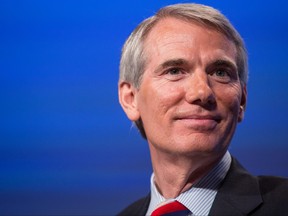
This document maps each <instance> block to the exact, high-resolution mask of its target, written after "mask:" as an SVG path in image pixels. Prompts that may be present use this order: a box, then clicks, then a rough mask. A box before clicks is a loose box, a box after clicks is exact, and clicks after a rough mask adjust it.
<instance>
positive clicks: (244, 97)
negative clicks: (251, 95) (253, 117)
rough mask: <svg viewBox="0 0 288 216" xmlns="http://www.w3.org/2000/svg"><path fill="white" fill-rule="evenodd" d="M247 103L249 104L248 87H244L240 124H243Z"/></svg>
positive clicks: (239, 117)
mask: <svg viewBox="0 0 288 216" xmlns="http://www.w3.org/2000/svg"><path fill="white" fill-rule="evenodd" d="M246 103H247V87H246V85H243V87H242V97H241V102H240V109H239V114H238V122H241V121H242V120H243V119H244V112H245V110H246Z"/></svg>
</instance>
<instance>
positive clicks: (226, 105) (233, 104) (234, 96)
mask: <svg viewBox="0 0 288 216" xmlns="http://www.w3.org/2000/svg"><path fill="white" fill-rule="evenodd" d="M220 95H221V96H220V98H219V101H221V104H222V106H223V109H225V110H226V111H227V114H232V118H235V119H237V118H238V114H239V109H240V102H241V96H242V94H241V89H240V87H233V88H228V89H226V91H222V92H221V94H220Z"/></svg>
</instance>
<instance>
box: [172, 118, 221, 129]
mask: <svg viewBox="0 0 288 216" xmlns="http://www.w3.org/2000/svg"><path fill="white" fill-rule="evenodd" d="M176 122H177V123H180V124H181V125H183V126H185V127H187V128H189V129H193V130H197V131H209V130H213V129H214V128H215V127H216V126H217V125H218V124H219V123H220V122H221V118H220V117H218V116H210V115H207V116H199V115H192V116H182V117H179V118H176Z"/></svg>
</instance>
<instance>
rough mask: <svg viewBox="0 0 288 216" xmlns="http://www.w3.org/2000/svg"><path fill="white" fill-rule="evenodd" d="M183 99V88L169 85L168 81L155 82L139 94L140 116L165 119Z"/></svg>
mask: <svg viewBox="0 0 288 216" xmlns="http://www.w3.org/2000/svg"><path fill="white" fill-rule="evenodd" d="M182 98H183V88H182V87H179V86H176V85H175V86H173V85H168V83H167V81H162V80H161V82H155V83H153V84H151V85H149V86H146V85H145V88H143V89H141V92H140V94H139V98H138V102H139V111H140V115H141V113H142V116H141V117H142V118H145V116H143V115H145V114H146V115H151V117H152V118H159V117H160V116H161V118H163V115H165V114H167V113H169V111H170V110H173V107H175V105H176V104H177V103H179V101H181V99H182Z"/></svg>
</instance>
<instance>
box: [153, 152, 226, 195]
mask: <svg viewBox="0 0 288 216" xmlns="http://www.w3.org/2000/svg"><path fill="white" fill-rule="evenodd" d="M150 151H151V159H152V165H153V170H154V176H155V178H154V181H155V185H156V187H157V189H158V191H159V192H160V193H161V194H162V196H163V197H164V198H166V199H169V198H176V197H177V196H179V195H180V194H181V193H183V192H185V191H187V190H188V189H190V188H191V187H192V185H193V184H194V183H195V182H197V181H198V180H199V179H200V178H202V177H203V176H204V175H206V174H207V173H208V172H209V171H210V170H211V169H212V168H213V167H214V166H215V165H216V164H217V163H218V162H219V161H220V160H221V158H222V157H223V155H224V154H221V155H217V156H211V155H206V156H201V155H189V156H187V155H186V156H183V155H175V154H169V153H163V152H159V151H155V149H154V150H153V149H150Z"/></svg>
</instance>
